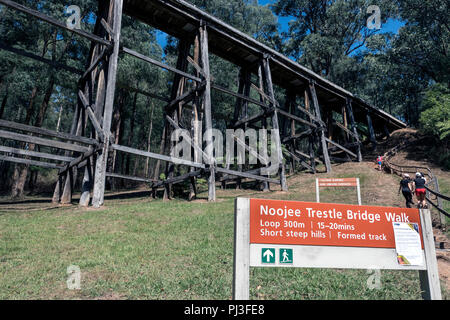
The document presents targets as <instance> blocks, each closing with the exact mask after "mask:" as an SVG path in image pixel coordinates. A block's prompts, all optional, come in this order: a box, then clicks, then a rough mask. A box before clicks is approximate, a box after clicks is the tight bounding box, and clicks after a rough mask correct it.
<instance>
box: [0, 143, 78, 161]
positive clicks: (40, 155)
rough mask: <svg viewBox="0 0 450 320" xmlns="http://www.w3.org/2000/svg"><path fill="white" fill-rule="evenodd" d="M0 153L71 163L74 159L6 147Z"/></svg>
mask: <svg viewBox="0 0 450 320" xmlns="http://www.w3.org/2000/svg"><path fill="white" fill-rule="evenodd" d="M0 152H4V153H12V154H17V155H22V156H29V157H34V158H42V159H48V160H56V161H63V162H70V161H72V160H73V159H74V158H71V157H65V156H59V155H57V154H51V153H44V152H37V151H30V150H23V149H17V148H11V147H5V146H0Z"/></svg>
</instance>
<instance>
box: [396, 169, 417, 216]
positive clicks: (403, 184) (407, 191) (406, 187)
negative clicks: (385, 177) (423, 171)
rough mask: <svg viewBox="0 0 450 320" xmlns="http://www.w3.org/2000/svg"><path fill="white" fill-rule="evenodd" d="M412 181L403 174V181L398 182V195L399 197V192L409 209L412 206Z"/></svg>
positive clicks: (407, 175)
mask: <svg viewBox="0 0 450 320" xmlns="http://www.w3.org/2000/svg"><path fill="white" fill-rule="evenodd" d="M411 183H412V181H411V178H410V177H409V174H407V173H405V174H403V179H402V180H401V181H400V186H399V188H398V194H399V195H400V191H402V194H403V196H404V197H405V200H406V207H407V208H411V207H412V205H414V203H413V201H412V191H411V187H410V185H411Z"/></svg>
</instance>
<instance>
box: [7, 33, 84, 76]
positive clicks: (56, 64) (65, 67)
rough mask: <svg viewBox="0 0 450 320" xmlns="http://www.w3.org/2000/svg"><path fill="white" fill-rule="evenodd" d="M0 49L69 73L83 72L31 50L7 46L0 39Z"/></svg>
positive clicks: (80, 73)
mask: <svg viewBox="0 0 450 320" xmlns="http://www.w3.org/2000/svg"><path fill="white" fill-rule="evenodd" d="M0 49H3V50H6V51H9V52H12V53H15V54H18V55H20V56H22V57H26V58H30V59H33V60H36V61H39V62H42V63H45V64H48V65H50V66H52V67H53V68H56V69H61V70H65V71H68V72H70V73H73V74H77V75H82V74H83V71H81V70H78V69H76V68H73V67H70V66H68V65H65V64H63V63H60V62H57V61H53V60H49V59H46V58H43V57H41V56H39V55H36V54H34V53H31V52H27V51H24V50H21V49H17V48H14V47H11V46H8V45H7V44H5V43H3V42H1V41H0Z"/></svg>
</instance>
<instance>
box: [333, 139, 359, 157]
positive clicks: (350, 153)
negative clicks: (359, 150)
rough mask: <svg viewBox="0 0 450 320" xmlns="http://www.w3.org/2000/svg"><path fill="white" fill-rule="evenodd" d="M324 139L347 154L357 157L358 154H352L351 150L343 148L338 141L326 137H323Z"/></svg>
mask: <svg viewBox="0 0 450 320" xmlns="http://www.w3.org/2000/svg"><path fill="white" fill-rule="evenodd" d="M325 140H326V141H327V142H328V143H331V144H332V145H334V146H336V147H338V148H339V149H341V150H342V151H344V152H346V153H348V154H349V155H351V156H352V157H355V158H358V156H357V155H356V154H354V153H353V152H351V151H350V150H348V149H347V148H344V147H343V146H341V145H340V144H339V143H337V142H334V141H332V140H330V139H328V138H325Z"/></svg>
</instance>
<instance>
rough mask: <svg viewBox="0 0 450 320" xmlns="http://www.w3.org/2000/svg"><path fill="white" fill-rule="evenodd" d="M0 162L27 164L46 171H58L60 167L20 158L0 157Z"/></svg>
mask: <svg viewBox="0 0 450 320" xmlns="http://www.w3.org/2000/svg"><path fill="white" fill-rule="evenodd" d="M0 160H2V161H8V162H15V163H22V164H29V165H31V166H37V167H42V168H47V169H60V168H61V165H57V164H54V163H50V162H42V161H36V160H30V159H22V158H16V157H8V156H2V155H0Z"/></svg>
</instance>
